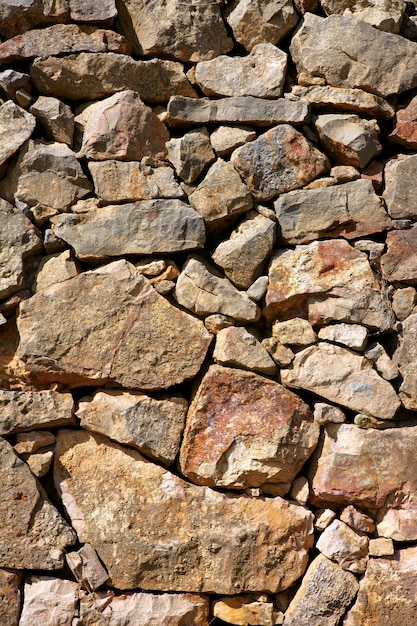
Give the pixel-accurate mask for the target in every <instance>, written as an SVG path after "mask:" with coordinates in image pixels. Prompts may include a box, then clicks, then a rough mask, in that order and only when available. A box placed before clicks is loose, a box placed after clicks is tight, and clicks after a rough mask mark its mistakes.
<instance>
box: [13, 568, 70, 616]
mask: <svg viewBox="0 0 417 626" xmlns="http://www.w3.org/2000/svg"><path fill="white" fill-rule="evenodd" d="M79 591H80V585H79V584H77V583H76V582H73V581H72V580H65V579H63V580H61V579H60V578H52V577H49V576H30V577H28V579H27V580H26V582H25V586H24V603H23V607H22V615H21V617H20V621H19V626H34V624H36V622H42V623H43V624H47V623H48V622H49V623H52V624H71V623H72V622H73V620H75V614H76V611H77V604H78V594H79Z"/></svg>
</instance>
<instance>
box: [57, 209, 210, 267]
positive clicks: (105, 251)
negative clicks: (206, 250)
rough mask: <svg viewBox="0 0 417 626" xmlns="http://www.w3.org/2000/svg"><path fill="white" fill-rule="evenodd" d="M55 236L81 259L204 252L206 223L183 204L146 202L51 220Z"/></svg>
mask: <svg viewBox="0 0 417 626" xmlns="http://www.w3.org/2000/svg"><path fill="white" fill-rule="evenodd" d="M51 224H52V231H53V233H54V234H55V235H56V236H57V237H59V238H60V239H63V240H64V241H66V242H67V243H69V244H70V245H71V247H73V248H74V250H75V254H76V256H77V257H78V258H80V259H103V258H104V259H105V258H107V257H112V256H121V255H124V254H155V253H172V252H181V251H186V250H195V249H198V248H202V247H203V246H204V241H205V232H204V221H203V219H202V218H201V217H200V216H199V215H198V214H197V213H196V212H195V211H194V210H193V209H192V208H191V207H190V206H188V205H187V204H185V203H184V202H181V201H180V200H142V201H139V202H135V203H132V204H120V205H109V206H106V207H102V208H101V209H97V210H91V211H89V212H88V213H79V214H74V213H67V214H65V215H59V216H57V217H54V218H52V219H51Z"/></svg>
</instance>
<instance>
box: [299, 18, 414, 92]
mask: <svg viewBox="0 0 417 626" xmlns="http://www.w3.org/2000/svg"><path fill="white" fill-rule="evenodd" d="M323 50H326V55H325V57H323ZM290 51H291V55H292V58H293V61H294V62H295V64H296V66H297V70H298V74H299V82H301V80H300V79H302V81H303V83H304V84H312V83H314V82H315V78H316V77H320V78H322V79H324V81H325V82H326V83H327V84H329V85H331V86H333V87H350V88H357V87H359V88H360V89H364V90H365V91H370V92H371V93H375V94H377V95H379V96H382V97H386V96H390V95H392V94H397V93H402V92H403V91H407V90H408V89H413V88H414V87H416V86H417V68H416V67H415V64H414V62H413V59H414V58H415V56H416V53H417V44H415V43H413V42H411V41H408V40H407V39H404V38H403V37H400V36H399V35H393V34H392V33H384V32H381V31H379V30H377V29H376V28H373V27H372V26H371V25H370V24H367V23H366V22H362V21H360V20H358V19H356V18H354V17H350V16H347V15H342V16H341V15H331V16H330V17H327V18H325V19H324V18H322V17H319V16H317V15H313V14H312V13H306V14H305V16H304V20H303V23H302V26H301V28H300V29H299V30H298V31H297V33H296V34H295V35H294V37H293V39H292V42H291V45H290Z"/></svg>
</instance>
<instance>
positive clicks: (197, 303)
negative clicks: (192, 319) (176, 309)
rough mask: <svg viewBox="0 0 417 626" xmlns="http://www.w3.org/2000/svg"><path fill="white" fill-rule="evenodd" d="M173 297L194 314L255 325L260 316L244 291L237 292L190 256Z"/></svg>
mask: <svg viewBox="0 0 417 626" xmlns="http://www.w3.org/2000/svg"><path fill="white" fill-rule="evenodd" d="M175 298H176V300H177V302H178V303H179V304H180V305H181V306H184V307H185V308H187V309H189V310H190V311H193V313H196V314H197V315H202V316H206V315H210V314H212V313H221V314H223V315H228V316H229V317H232V318H233V319H234V320H238V321H242V322H254V321H256V320H257V319H258V317H259V309H258V307H257V306H256V304H255V303H254V302H253V301H252V300H251V299H250V298H249V297H248V296H247V295H246V293H245V292H244V291H238V290H237V289H236V287H234V286H233V285H232V283H231V282H230V281H229V280H228V279H227V278H222V277H221V276H220V275H219V274H218V273H217V271H216V270H215V269H214V268H212V267H210V266H209V265H207V264H206V263H203V261H200V260H199V259H197V258H193V257H191V258H190V259H188V261H187V262H186V263H185V265H184V267H183V270H182V272H181V274H180V275H179V277H178V281H177V285H176V287H175Z"/></svg>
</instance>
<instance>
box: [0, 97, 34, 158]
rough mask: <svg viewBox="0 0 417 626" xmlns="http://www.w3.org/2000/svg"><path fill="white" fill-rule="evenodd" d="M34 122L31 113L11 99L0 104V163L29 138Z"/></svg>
mask: <svg viewBox="0 0 417 626" xmlns="http://www.w3.org/2000/svg"><path fill="white" fill-rule="evenodd" d="M35 123H36V120H35V118H34V117H33V115H31V114H30V113H28V112H27V111H25V110H24V109H22V108H20V107H19V106H17V104H15V103H14V102H12V101H11V100H9V101H8V102H5V103H4V104H2V105H1V106H0V141H1V148H0V165H2V164H3V163H4V162H5V161H7V159H8V158H9V157H11V156H12V155H13V154H14V153H15V152H16V151H17V150H18V149H19V148H20V146H21V145H22V144H24V142H25V141H26V140H27V139H29V137H30V135H31V134H32V131H33V129H34V128H35Z"/></svg>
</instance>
